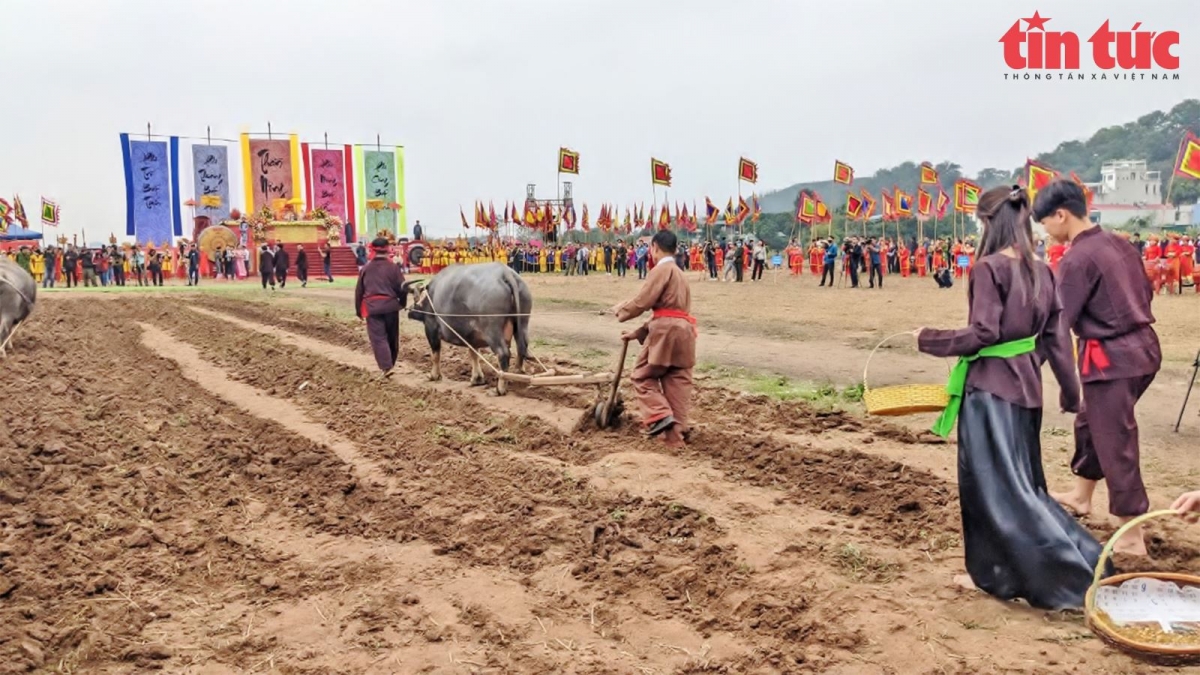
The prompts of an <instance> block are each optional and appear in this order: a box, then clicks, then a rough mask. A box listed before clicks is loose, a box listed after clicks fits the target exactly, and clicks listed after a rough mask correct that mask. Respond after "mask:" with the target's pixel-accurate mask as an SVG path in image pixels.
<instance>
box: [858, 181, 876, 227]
mask: <svg viewBox="0 0 1200 675" xmlns="http://www.w3.org/2000/svg"><path fill="white" fill-rule="evenodd" d="M861 194H862V199H863V207H862V218H863V220H867V219H869V218H870V217H871V216H873V215H875V198H874V197H872V196H871V193H870V192H867V190H866V188H864V189H863V191H862V193H861Z"/></svg>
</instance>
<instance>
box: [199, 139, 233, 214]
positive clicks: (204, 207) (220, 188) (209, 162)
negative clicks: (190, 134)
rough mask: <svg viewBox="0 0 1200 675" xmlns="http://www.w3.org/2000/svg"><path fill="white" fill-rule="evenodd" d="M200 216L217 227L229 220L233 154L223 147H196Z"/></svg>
mask: <svg viewBox="0 0 1200 675" xmlns="http://www.w3.org/2000/svg"><path fill="white" fill-rule="evenodd" d="M192 173H193V179H194V180H193V185H195V186H196V196H195V199H196V215H198V216H208V217H209V218H211V219H212V223H213V225H219V224H221V222H223V221H225V220H228V219H229V150H228V148H226V147H225V146H223V145H193V146H192Z"/></svg>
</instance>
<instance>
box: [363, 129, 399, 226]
mask: <svg viewBox="0 0 1200 675" xmlns="http://www.w3.org/2000/svg"><path fill="white" fill-rule="evenodd" d="M363 189H364V190H365V193H366V201H365V202H364V206H366V208H367V222H366V223H365V224H366V226H367V231H368V232H370V234H371V236H372V237H374V236H375V235H377V234H378V233H379V231H380V230H383V229H387V230H388V231H390V232H391V233H392V234H397V232H396V211H395V209H393V208H392V207H391V205H392V204H395V203H396V153H394V152H393V151H392V150H391V149H389V150H387V151H382V150H363ZM376 201H378V202H382V205H379V204H376V205H375V207H374V208H373V207H372V202H376Z"/></svg>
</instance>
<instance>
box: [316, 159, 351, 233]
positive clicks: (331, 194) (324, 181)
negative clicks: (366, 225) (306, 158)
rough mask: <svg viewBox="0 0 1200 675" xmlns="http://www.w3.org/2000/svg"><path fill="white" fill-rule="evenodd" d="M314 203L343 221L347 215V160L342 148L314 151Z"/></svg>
mask: <svg viewBox="0 0 1200 675" xmlns="http://www.w3.org/2000/svg"><path fill="white" fill-rule="evenodd" d="M312 191H313V194H312V200H311V201H312V205H313V208H318V209H325V211H326V212H328V213H329V215H331V216H337V217H338V218H341V219H342V220H343V221H345V220H347V217H346V215H347V214H346V162H345V159H344V158H343V156H342V151H341V150H313V151H312Z"/></svg>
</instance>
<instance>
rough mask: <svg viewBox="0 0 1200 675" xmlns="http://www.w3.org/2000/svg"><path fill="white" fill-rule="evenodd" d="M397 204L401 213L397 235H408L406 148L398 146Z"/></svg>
mask: <svg viewBox="0 0 1200 675" xmlns="http://www.w3.org/2000/svg"><path fill="white" fill-rule="evenodd" d="M396 202H397V203H399V204H400V211H399V212H397V213H396V234H397V236H399V235H406V234H408V202H406V201H404V146H403V145H398V146H396Z"/></svg>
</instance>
